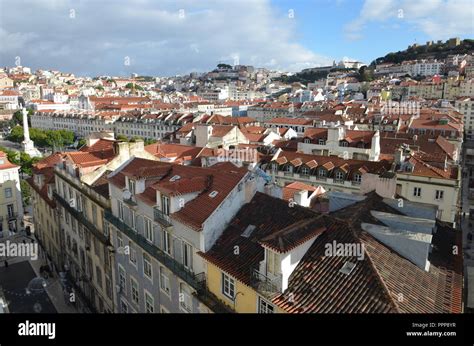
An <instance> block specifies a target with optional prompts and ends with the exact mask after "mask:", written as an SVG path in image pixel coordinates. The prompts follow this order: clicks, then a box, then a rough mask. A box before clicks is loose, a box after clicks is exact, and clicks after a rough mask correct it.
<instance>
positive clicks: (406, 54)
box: [370, 39, 474, 66]
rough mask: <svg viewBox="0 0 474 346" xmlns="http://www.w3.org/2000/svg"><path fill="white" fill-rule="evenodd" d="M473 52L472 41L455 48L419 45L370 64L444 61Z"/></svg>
mask: <svg viewBox="0 0 474 346" xmlns="http://www.w3.org/2000/svg"><path fill="white" fill-rule="evenodd" d="M472 52H474V40H470V39H465V40H462V41H461V44H460V45H458V46H456V47H450V46H449V45H448V43H447V42H444V43H441V44H437V43H433V44H432V45H429V46H428V45H420V46H416V47H413V46H411V47H410V48H408V49H406V50H403V51H398V52H396V53H388V54H387V55H385V56H384V57H380V58H377V59H375V60H374V61H372V63H371V64H370V65H371V66H374V65H376V64H382V63H395V64H399V63H401V62H403V61H407V60H415V59H445V58H446V57H447V56H448V55H452V54H468V53H472Z"/></svg>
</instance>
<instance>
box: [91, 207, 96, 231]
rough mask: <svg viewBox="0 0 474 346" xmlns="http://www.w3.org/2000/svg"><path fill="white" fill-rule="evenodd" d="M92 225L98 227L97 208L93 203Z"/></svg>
mask: <svg viewBox="0 0 474 346" xmlns="http://www.w3.org/2000/svg"><path fill="white" fill-rule="evenodd" d="M91 209H92V223H93V224H94V226H97V206H96V205H95V204H94V203H92V207H91Z"/></svg>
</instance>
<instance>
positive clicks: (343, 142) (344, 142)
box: [341, 141, 349, 147]
mask: <svg viewBox="0 0 474 346" xmlns="http://www.w3.org/2000/svg"><path fill="white" fill-rule="evenodd" d="M341 146H342V147H348V146H349V143H347V142H346V141H342V142H341Z"/></svg>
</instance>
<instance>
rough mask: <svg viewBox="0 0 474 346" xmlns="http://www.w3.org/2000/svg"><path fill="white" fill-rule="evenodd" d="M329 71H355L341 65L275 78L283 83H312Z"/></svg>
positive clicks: (324, 76) (325, 75)
mask: <svg viewBox="0 0 474 346" xmlns="http://www.w3.org/2000/svg"><path fill="white" fill-rule="evenodd" d="M330 72H354V73H356V72H357V70H356V69H346V68H341V67H334V68H332V69H331V70H330V71H316V72H315V71H307V72H298V73H295V74H294V75H291V76H287V75H282V76H281V77H279V78H275V80H277V81H281V82H283V83H294V82H300V83H303V84H308V83H313V82H314V81H316V80H318V79H323V78H326V77H327V76H328V74H329V73H330Z"/></svg>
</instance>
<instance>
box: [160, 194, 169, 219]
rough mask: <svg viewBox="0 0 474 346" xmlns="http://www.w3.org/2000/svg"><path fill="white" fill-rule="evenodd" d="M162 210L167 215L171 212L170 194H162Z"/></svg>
mask: <svg viewBox="0 0 474 346" xmlns="http://www.w3.org/2000/svg"><path fill="white" fill-rule="evenodd" d="M161 211H162V212H163V214H165V215H169V214H170V198H169V197H168V196H161Z"/></svg>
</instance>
